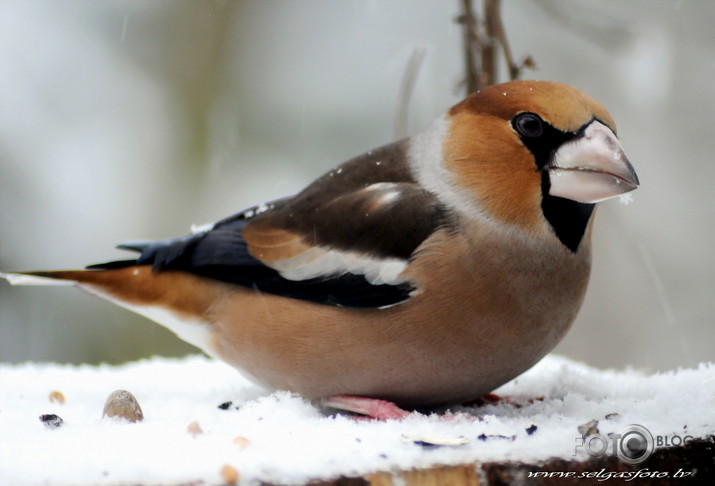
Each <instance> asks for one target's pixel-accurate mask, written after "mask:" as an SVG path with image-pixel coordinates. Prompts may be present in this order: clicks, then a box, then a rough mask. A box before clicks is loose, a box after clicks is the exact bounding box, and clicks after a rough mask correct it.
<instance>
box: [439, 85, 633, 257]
mask: <svg viewBox="0 0 715 486" xmlns="http://www.w3.org/2000/svg"><path fill="white" fill-rule="evenodd" d="M444 125H445V127H446V128H444V129H443V132H444V133H443V141H442V147H441V150H442V153H441V159H442V160H441V161H440V163H441V165H442V167H443V169H444V172H445V173H446V175H447V176H448V178H449V179H451V183H450V186H451V187H450V188H449V190H451V191H454V192H455V193H459V196H458V197H452V200H453V201H455V200H457V199H459V200H461V201H469V204H468V206H469V207H468V208H461V209H462V210H463V211H464V212H465V213H467V214H469V213H470V212H471V213H472V214H474V215H475V216H477V215H478V217H482V218H487V219H490V220H493V221H495V222H498V223H503V224H506V225H509V226H512V227H516V228H518V229H521V230H523V231H525V232H527V233H528V234H537V233H539V232H543V231H544V230H545V229H546V230H547V231H549V232H552V233H555V234H556V235H557V236H558V237H559V239H560V240H561V241H562V243H564V244H565V245H566V246H567V247H569V248H570V249H571V250H573V251H576V249H577V247H578V245H579V242H580V240H581V238H582V236H583V234H584V231H585V228H586V224H587V223H588V220H589V219H590V216H591V213H592V209H593V204H594V203H596V202H598V201H601V200H604V199H608V198H610V197H614V196H617V195H620V194H623V193H625V192H627V191H630V190H633V189H635V188H636V187H637V186H638V178H637V176H636V174H635V172H634V171H633V168H632V167H631V165H630V163H629V162H628V159H627V158H626V156H625V153H624V152H623V149H622V148H621V146H620V143H619V142H618V139H617V138H616V135H615V133H616V126H615V123H614V121H613V119H612V117H611V115H610V114H609V113H608V111H607V110H606V109H605V108H604V107H603V105H601V104H600V103H599V102H598V101H596V100H594V99H593V98H591V97H590V96H588V95H586V94H585V93H583V92H581V91H579V90H577V89H575V88H572V87H570V86H568V85H565V84H562V83H554V82H548V81H513V82H509V83H504V84H499V85H494V86H490V87H488V88H485V89H483V90H481V91H479V92H477V93H474V94H472V95H471V96H469V97H468V98H466V99H465V100H464V101H462V102H461V103H459V104H457V105H456V106H454V107H453V108H452V109H451V110H450V111H449V112H448V114H447V115H446V117H445V118H444ZM445 191H446V190H445V189H444V187H443V188H442V190H441V192H445ZM462 206H464V204H462ZM573 218H576V219H577V220H579V221H576V222H574V221H571V219H573ZM574 227H577V228H578V229H577V230H574V229H573V228H574ZM570 233H575V234H570Z"/></svg>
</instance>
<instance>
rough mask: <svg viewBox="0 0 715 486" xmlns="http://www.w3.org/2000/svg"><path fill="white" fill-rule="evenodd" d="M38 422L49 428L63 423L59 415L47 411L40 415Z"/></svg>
mask: <svg viewBox="0 0 715 486" xmlns="http://www.w3.org/2000/svg"><path fill="white" fill-rule="evenodd" d="M40 422H42V423H43V424H45V425H46V426H47V427H49V428H53V427H55V428H56V427H59V426H60V425H62V424H63V423H64V421H63V420H62V418H61V417H59V416H58V415H55V414H54V413H48V414H45V415H40Z"/></svg>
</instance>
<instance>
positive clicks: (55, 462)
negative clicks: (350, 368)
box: [0, 356, 715, 486]
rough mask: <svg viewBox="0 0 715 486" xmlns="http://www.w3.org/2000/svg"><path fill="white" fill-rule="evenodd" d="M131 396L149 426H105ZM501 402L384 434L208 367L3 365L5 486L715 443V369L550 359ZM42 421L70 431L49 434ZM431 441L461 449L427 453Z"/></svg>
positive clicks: (181, 363)
mask: <svg viewBox="0 0 715 486" xmlns="http://www.w3.org/2000/svg"><path fill="white" fill-rule="evenodd" d="M117 389H126V390H129V391H130V392H132V393H133V394H134V395H135V396H136V398H137V399H138V401H139V404H140V405H141V408H142V410H143V412H144V417H145V419H144V421H142V422H137V423H130V422H127V421H122V420H121V419H116V418H102V409H103V405H104V402H105V400H106V398H107V396H108V395H109V394H110V393H111V392H113V391H115V390H117ZM56 391H59V392H60V393H61V394H62V396H64V399H65V401H64V403H61V400H58V399H57V397H58V394H57V393H54V395H52V396H53V398H54V400H53V401H51V400H50V396H51V394H53V392H56ZM496 393H497V394H499V395H500V396H508V397H509V400H508V401H501V402H497V403H495V404H488V405H482V406H480V407H471V408H467V407H464V408H461V409H460V410H459V411H460V412H461V413H457V414H451V413H447V414H441V415H436V414H435V415H429V416H426V415H420V414H413V415H410V416H409V417H408V418H406V419H405V420H403V421H388V422H376V421H370V420H356V419H354V418H351V417H347V416H335V417H333V416H325V415H324V414H322V413H321V412H320V411H319V410H318V409H317V408H316V407H314V406H313V405H312V404H311V403H310V402H309V401H307V400H305V399H303V398H301V397H299V396H297V395H294V394H291V393H288V392H284V391H277V392H271V391H267V390H263V389H260V388H257V387H256V386H255V385H253V384H251V383H250V382H248V381H246V380H245V379H244V378H242V377H241V376H240V375H239V374H238V373H236V372H235V371H234V370H233V369H231V368H230V367H228V366H227V365H225V364H222V363H220V362H217V361H213V360H211V359H209V358H206V357H203V356H190V357H187V358H182V359H166V358H152V359H149V360H145V361H140V362H135V363H128V364H125V365H122V366H108V365H102V366H98V367H94V366H87V365H84V366H78V367H75V366H69V365H57V364H44V363H42V364H37V363H27V364H21V365H0V431H2V433H0V484H13V485H16V486H22V485H37V484H43V485H70V484H72V485H89V484H92V485H105V484H111V485H118V484H142V485H151V484H163V485H171V484H180V483H187V482H191V481H203V482H204V484H219V483H221V482H222V481H223V479H222V471H223V473H224V474H226V471H227V470H228V471H230V470H231V469H230V468H231V467H232V468H233V469H235V470H236V471H238V474H239V483H240V484H255V483H257V482H259V481H267V482H273V483H277V484H303V483H306V482H308V481H310V480H316V479H329V478H334V477H337V476H340V475H346V476H355V475H362V474H366V473H370V472H376V471H396V470H398V469H400V470H404V469H411V468H429V467H431V466H435V465H456V464H460V463H467V462H488V461H525V462H534V461H540V460H545V459H548V458H551V457H561V458H564V459H586V458H588V457H589V456H588V455H587V454H586V453H585V452H583V451H579V453H578V454H577V455H576V456H575V457H574V453H575V452H574V451H575V444H576V439H577V438H580V434H579V432H578V426H580V425H583V424H585V423H586V422H589V421H590V420H593V419H596V420H598V421H599V422H598V428H599V432H600V433H601V434H603V435H606V434H608V433H611V432H617V431H618V430H620V429H621V428H623V427H624V426H626V425H629V424H641V425H643V426H645V427H647V428H648V429H649V430H650V431H651V433H652V434H653V435H656V434H658V435H671V436H673V435H680V436H681V437H682V436H684V435H685V434H687V435H691V436H693V437H705V436H707V435H709V434H713V433H715V407H713V406H712V404H713V402H714V401H715V364H713V363H711V364H701V365H700V366H699V367H698V368H697V369H681V370H677V371H672V372H668V373H662V374H656V375H646V374H642V373H639V372H637V371H634V370H625V371H611V370H608V371H604V370H597V369H594V368H590V367H587V366H585V365H583V364H580V363H576V362H573V361H570V360H567V359H565V358H562V357H558V356H548V357H546V358H545V359H544V360H542V361H541V362H540V363H538V364H537V365H536V366H535V367H534V368H532V369H531V370H529V371H528V372H526V373H525V374H523V375H522V376H520V377H519V378H517V379H516V380H514V381H512V382H510V383H508V384H506V385H504V386H503V387H502V388H500V389H499V390H497V391H496ZM229 401H230V402H232V405H231V406H230V407H229V408H228V409H227V410H222V409H220V408H219V407H218V406H219V405H220V404H223V403H225V402H229ZM42 414H56V415H58V416H60V417H61V418H62V419H63V424H62V425H61V426H60V427H58V428H54V427H49V426H47V425H45V424H43V423H41V422H40V420H39V419H38V417H39V416H40V415H42ZM611 414H617V415H611ZM607 415H608V416H609V418H606V416H607ZM194 422H196V424H194ZM534 425H535V426H536V430H533V429H534V427H532V426H534ZM529 428H531V429H532V433H531V434H529V433H528V432H527V429H529ZM480 436H481V439H480ZM430 441H432V442H438V443H444V444H448V445H444V446H431V447H429V446H425V445H424V444H422V445H420V442H422V443H424V442H430ZM226 466H229V468H226Z"/></svg>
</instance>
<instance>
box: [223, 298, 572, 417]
mask: <svg viewBox="0 0 715 486" xmlns="http://www.w3.org/2000/svg"><path fill="white" fill-rule="evenodd" d="M239 292H243V291H239ZM251 297H252V298H247V299H227V300H226V301H225V304H224V305H225V306H236V307H235V309H229V308H222V309H221V310H220V312H219V313H220V314H221V315H223V316H233V317H232V318H231V319H228V320H225V321H224V322H219V324H218V326H222V329H217V331H218V332H216V333H215V334H214V336H216V339H217V341H216V343H215V348H216V349H217V350H218V354H219V356H221V357H222V358H223V359H224V360H226V361H228V362H229V363H231V364H232V365H234V366H235V367H237V368H239V369H240V370H242V371H244V372H245V373H247V374H248V375H249V376H252V377H253V378H254V379H255V380H256V381H258V382H260V383H261V384H263V385H268V386H271V387H274V388H278V389H288V390H292V391H295V392H298V393H300V394H302V395H304V396H306V397H308V398H314V397H324V396H330V395H336V394H349V395H358V396H366V397H375V398H381V399H387V400H391V401H394V402H396V403H398V404H400V405H403V406H415V407H419V406H430V405H440V404H446V403H454V402H458V401H466V400H470V399H474V398H478V397H480V396H481V395H483V394H485V393H488V392H490V391H492V390H493V389H495V388H497V387H498V386H500V385H502V384H503V383H505V382H507V381H509V380H510V379H512V378H514V377H516V376H517V375H518V374H520V373H522V372H523V371H525V370H526V369H528V368H529V367H531V366H532V365H533V364H535V363H536V362H537V361H538V360H539V359H541V358H542V357H543V356H544V355H545V354H546V353H548V352H549V351H550V350H551V349H552V348H553V347H554V346H555V345H556V344H557V343H558V341H559V340H560V339H561V337H563V335H564V334H565V332H566V331H567V330H568V327H569V326H570V324H571V322H572V320H573V318H574V317H575V314H576V310H577V308H576V309H574V310H573V311H566V312H557V313H555V314H549V315H539V314H538V313H530V312H524V313H522V314H519V313H514V312H506V311H503V312H502V311H499V310H498V309H495V310H493V311H492V312H482V313H481V314H477V313H472V312H469V306H467V307H466V310H465V309H463V308H462V309H455V308H454V307H453V306H452V307H446V308H444V309H437V310H438V311H439V313H438V314H435V313H434V311H435V310H434V309H433V311H432V312H431V313H428V312H426V309H422V308H420V306H419V302H416V303H415V304H414V309H412V310H410V309H407V310H405V309H399V307H400V306H395V307H392V308H389V309H384V310H351V309H343V308H337V307H331V306H321V305H317V304H311V303H306V302H300V301H295V300H291V299H285V298H281V297H276V296H272V295H263V296H261V298H260V299H256V298H255V296H251ZM579 304H580V302H579ZM406 305H413V304H412V303H409V304H406Z"/></svg>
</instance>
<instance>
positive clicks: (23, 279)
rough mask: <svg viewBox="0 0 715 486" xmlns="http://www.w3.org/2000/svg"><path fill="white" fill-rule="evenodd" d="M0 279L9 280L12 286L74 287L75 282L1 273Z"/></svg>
mask: <svg viewBox="0 0 715 486" xmlns="http://www.w3.org/2000/svg"><path fill="white" fill-rule="evenodd" d="M0 277H2V278H4V279H5V280H7V281H8V282H9V283H10V285H62V286H68V285H74V284H75V283H76V282H75V281H74V280H60V279H56V278H49V277H38V276H36V275H25V274H22V273H1V272H0Z"/></svg>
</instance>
